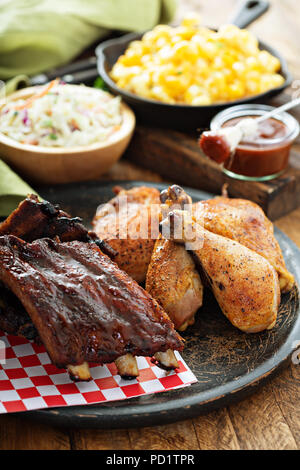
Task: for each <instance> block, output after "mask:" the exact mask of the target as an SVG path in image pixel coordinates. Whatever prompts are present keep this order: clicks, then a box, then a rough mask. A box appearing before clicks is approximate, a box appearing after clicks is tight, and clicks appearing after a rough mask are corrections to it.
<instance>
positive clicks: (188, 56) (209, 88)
mask: <svg viewBox="0 0 300 470" xmlns="http://www.w3.org/2000/svg"><path fill="white" fill-rule="evenodd" d="M279 70H280V61H279V59H277V58H276V57H274V56H272V55H271V54H270V53H269V52H267V51H262V50H260V49H259V47H258V41H257V39H256V38H255V36H253V35H252V34H251V33H250V32H249V31H247V30H243V29H239V28H238V27H236V26H234V25H224V26H222V27H221V28H220V29H219V31H217V32H215V31H213V30H210V29H208V28H204V27H202V26H200V19H199V17H198V16H196V15H194V14H190V15H187V16H186V17H185V18H184V19H183V21H182V23H181V25H180V26H178V27H171V26H167V25H159V26H156V27H155V28H154V29H153V30H152V31H148V32H147V33H145V34H144V36H143V38H142V39H141V40H140V41H133V42H132V43H130V45H129V47H128V48H127V50H126V51H125V53H124V54H123V55H122V56H120V57H119V59H118V61H117V62H116V64H115V65H114V67H113V68H112V70H111V77H112V79H113V80H114V81H115V82H116V84H117V86H119V87H120V88H123V89H126V90H127V91H130V92H132V93H135V94H137V95H139V96H142V97H145V98H150V99H154V100H159V101H163V102H165V103H171V104H174V103H181V104H190V105H209V104H213V103H220V102H228V101H233V100H236V99H240V98H244V97H246V96H251V95H256V94H259V93H262V92H264V91H267V90H270V89H272V88H275V87H277V86H280V85H282V83H283V82H284V78H283V77H282V76H281V75H280V74H279V73H278V72H279Z"/></svg>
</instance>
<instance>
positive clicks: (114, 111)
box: [0, 80, 123, 147]
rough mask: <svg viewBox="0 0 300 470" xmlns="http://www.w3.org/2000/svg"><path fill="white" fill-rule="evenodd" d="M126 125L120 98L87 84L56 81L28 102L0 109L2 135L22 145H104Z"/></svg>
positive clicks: (15, 103) (15, 102)
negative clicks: (76, 84)
mask: <svg viewBox="0 0 300 470" xmlns="http://www.w3.org/2000/svg"><path fill="white" fill-rule="evenodd" d="M122 122H123V118H122V112H121V98H120V97H113V96H112V95H110V94H109V93H107V92H105V91H103V90H96V89H93V88H90V87H86V86H84V85H78V86H76V88H75V87H74V86H70V85H64V84H62V83H59V81H58V80H53V81H52V82H50V83H49V84H48V85H46V86H45V87H43V88H40V87H38V90H37V93H36V94H34V95H33V96H32V97H30V98H28V99H18V100H16V101H10V102H8V103H7V104H6V105H5V106H4V107H2V109H1V110H0V132H1V133H2V134H4V135H6V136H7V137H9V138H11V139H13V140H16V141H18V142H20V143H24V144H29V145H39V146H44V147H81V146H86V145H91V144H94V143H97V142H105V141H106V140H109V139H110V137H111V136H112V135H113V134H114V133H115V132H117V131H119V130H120V128H121V125H122Z"/></svg>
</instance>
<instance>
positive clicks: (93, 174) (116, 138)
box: [0, 85, 135, 184]
mask: <svg viewBox="0 0 300 470" xmlns="http://www.w3.org/2000/svg"><path fill="white" fill-rule="evenodd" d="M62 86H64V87H72V88H74V93H76V91H77V87H78V86H79V85H62ZM39 88H40V87H30V88H25V89H23V90H20V91H18V92H16V93H13V94H12V95H9V96H8V97H7V98H6V99H5V100H1V101H0V109H1V108H2V107H3V106H4V105H5V103H7V102H10V101H16V100H18V99H21V98H24V99H27V98H30V97H31V96H32V95H33V94H35V93H36V92H37V91H38V89H39ZM89 90H90V89H89ZM97 92H98V90H96V89H95V93H97ZM121 111H122V114H123V123H122V125H121V128H120V130H119V131H117V132H116V133H114V134H113V135H112V136H111V137H110V138H109V140H108V141H105V142H99V143H94V144H91V145H87V146H83V147H70V148H62V147H55V148H53V147H43V146H39V145H28V144H22V143H20V142H17V141H15V140H13V139H11V138H9V137H7V136H5V135H4V134H2V133H1V132H0V156H1V158H2V159H3V160H4V161H5V162H6V163H8V164H9V165H10V166H11V167H12V168H13V169H14V170H15V171H16V172H18V173H19V174H20V175H21V176H23V177H24V178H26V179H27V180H29V181H32V182H35V183H40V184H45V183H46V184H49V183H51V184H56V183H70V182H76V181H88V180H96V179H97V178H99V176H101V175H102V174H103V173H105V172H107V171H108V170H109V169H110V168H111V167H112V166H113V165H114V164H115V163H116V162H117V161H118V160H119V159H120V157H121V156H122V154H123V152H124V151H125V150H126V148H127V146H128V144H129V142H130V139H131V137H132V134H133V131H134V128H135V115H134V113H133V112H132V111H131V109H130V108H129V107H128V106H127V105H126V104H125V103H121Z"/></svg>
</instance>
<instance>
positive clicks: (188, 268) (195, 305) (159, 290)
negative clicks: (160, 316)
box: [146, 185, 203, 331]
mask: <svg viewBox="0 0 300 470" xmlns="http://www.w3.org/2000/svg"><path fill="white" fill-rule="evenodd" d="M160 198H161V202H162V212H166V213H167V212H168V211H169V210H172V208H174V207H175V206H174V204H175V205H176V206H177V207H180V208H184V205H185V204H189V205H190V206H191V203H192V200H191V198H190V197H189V196H188V195H187V194H186V193H185V192H184V191H183V190H182V188H180V187H179V186H177V185H173V186H170V188H169V189H167V190H165V191H163V192H162V193H161V197H160ZM146 290H147V291H148V292H149V293H150V294H151V295H152V297H154V298H155V299H156V300H157V301H158V303H159V304H160V305H161V306H162V307H163V309H164V310H165V311H166V312H167V314H168V315H169V317H170V318H171V320H172V321H173V323H174V325H175V328H176V329H177V330H179V331H184V330H185V329H186V328H187V327H188V326H189V325H192V324H193V323H194V321H195V320H194V317H195V313H196V312H197V311H198V309H199V308H200V307H201V306H202V300H203V286H202V282H201V279H200V276H199V273H198V272H197V270H196V266H195V263H194V261H193V259H192V257H191V254H190V253H188V252H187V251H186V250H185V248H184V246H182V245H179V244H178V243H175V242H173V241H172V240H168V239H165V238H163V237H162V235H160V236H159V238H158V239H157V241H156V243H155V245H154V250H153V253H152V257H151V261H150V265H149V268H148V272H147V278H146Z"/></svg>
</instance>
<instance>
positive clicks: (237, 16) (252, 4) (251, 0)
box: [229, 0, 270, 28]
mask: <svg viewBox="0 0 300 470" xmlns="http://www.w3.org/2000/svg"><path fill="white" fill-rule="evenodd" d="M269 6H270V3H269V2H268V1H266V0H246V1H245V0H242V1H241V2H240V3H239V5H238V7H237V10H236V11H235V12H234V14H233V16H232V18H231V19H230V21H229V22H230V23H231V24H235V25H236V26H238V27H239V28H246V27H247V26H249V24H251V23H253V21H255V20H257V18H259V17H260V16H262V15H263V14H264V13H265V12H266V11H267V10H268V9H269Z"/></svg>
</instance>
